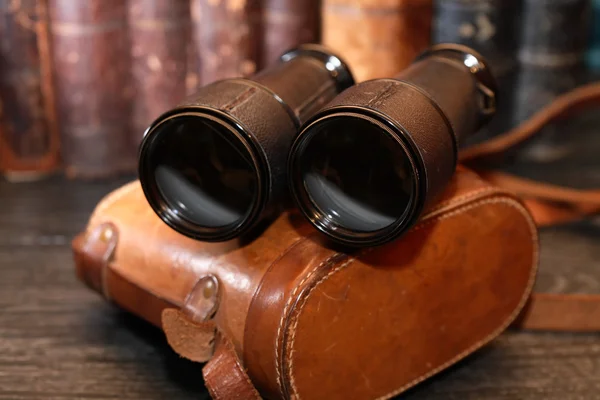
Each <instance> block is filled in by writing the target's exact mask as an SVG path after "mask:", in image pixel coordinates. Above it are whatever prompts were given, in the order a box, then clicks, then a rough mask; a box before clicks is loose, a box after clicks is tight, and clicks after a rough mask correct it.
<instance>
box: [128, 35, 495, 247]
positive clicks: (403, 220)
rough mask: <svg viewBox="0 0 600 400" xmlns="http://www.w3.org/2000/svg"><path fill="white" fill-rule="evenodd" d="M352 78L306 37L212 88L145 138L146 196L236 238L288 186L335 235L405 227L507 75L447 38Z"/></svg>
mask: <svg viewBox="0 0 600 400" xmlns="http://www.w3.org/2000/svg"><path fill="white" fill-rule="evenodd" d="M353 85H354V81H353V78H352V74H351V72H350V70H349V69H348V67H347V66H346V64H345V63H344V61H342V59H341V58H340V57H338V56H336V55H335V54H333V53H331V52H330V51H329V50H327V49H325V48H323V47H321V46H318V45H304V46H300V47H299V48H297V49H295V50H292V51H289V52H287V53H285V54H284V55H283V56H282V57H281V60H280V62H279V63H277V64H275V65H273V66H271V67H269V68H267V69H266V70H264V71H262V72H260V73H259V74H257V75H254V76H253V77H251V78H248V79H241V78H239V79H226V80H222V81H218V82H215V83H212V84H210V85H207V86H205V87H203V88H201V89H200V90H199V91H198V93H197V94H196V95H194V96H193V97H191V98H190V99H189V100H188V101H186V102H184V103H183V104H181V105H179V106H178V107H176V108H175V109H173V110H171V111H168V112H167V113H165V114H163V115H162V116H160V117H159V118H158V119H157V120H156V121H155V122H154V123H153V124H152V125H151V126H150V127H149V128H148V130H147V131H146V133H145V135H144V139H143V141H142V144H141V147H140V155H139V157H140V158H139V175H140V181H141V184H142V188H143V190H144V194H145V195H146V198H147V200H148V202H149V204H150V205H151V207H152V208H153V209H154V211H155V212H156V213H157V214H158V215H159V216H160V218H161V219H162V220H163V221H164V222H165V223H167V224H168V225H169V226H171V227H172V228H173V229H175V230H177V231H178V232H180V233H182V234H184V235H186V236H189V237H192V238H195V239H199V240H204V241H212V242H215V241H225V240H229V239H232V238H235V237H238V236H241V235H243V234H245V233H246V232H248V231H249V230H250V229H252V228H253V227H254V226H255V225H257V223H258V222H259V221H261V220H264V219H267V218H269V217H270V216H274V215H275V214H277V213H278V212H279V211H281V209H282V207H283V205H284V203H285V199H286V194H288V193H289V192H288V187H289V189H290V191H291V195H292V199H293V200H294V201H295V203H296V205H297V206H298V208H299V209H300V210H301V211H302V213H303V214H304V215H305V216H306V217H307V218H308V220H309V221H310V222H311V223H312V224H313V225H314V226H315V227H316V228H317V229H318V230H320V231H321V232H323V233H325V234H326V235H327V236H329V237H330V238H331V239H333V240H334V241H336V242H339V243H342V244H344V245H348V246H354V247H362V246H374V245H380V244H384V243H387V242H389V241H391V240H393V239H395V238H397V237H398V236H400V235H402V234H403V233H404V232H406V231H407V230H408V229H410V228H411V227H412V226H413V225H414V224H415V223H416V221H417V220H418V219H419V218H420V216H421V214H422V213H423V210H424V209H425V208H427V207H429V206H430V205H431V204H432V203H433V202H434V201H436V199H437V198H438V196H439V194H441V192H442V191H443V190H444V188H445V187H446V185H447V183H448V182H449V181H450V178H451V177H452V175H453V173H454V171H455V168H456V162H457V157H458V149H459V147H460V146H461V144H462V143H463V142H464V140H465V139H466V138H467V137H469V136H470V135H472V134H473V133H475V132H476V131H477V130H478V129H479V128H480V127H482V126H483V125H484V124H486V123H487V122H488V121H489V120H490V119H491V118H492V117H493V115H494V114H495V110H496V96H497V88H496V82H495V80H494V78H493V76H492V74H491V71H490V69H489V66H488V65H487V62H486V61H485V60H484V59H483V57H482V56H481V55H479V54H478V53H476V52H475V51H473V50H472V49H470V48H468V47H466V46H462V45H455V44H440V45H436V46H433V47H431V48H430V49H429V50H428V51H426V52H425V53H423V54H422V55H421V56H420V57H418V58H417V59H416V60H415V62H414V63H413V64H412V65H410V66H409V67H408V68H407V69H406V70H404V71H402V72H401V73H400V74H399V75H398V76H396V77H395V78H390V79H375V80H371V81H367V82H363V83H360V84H358V85H355V86H353ZM298 132H299V133H298Z"/></svg>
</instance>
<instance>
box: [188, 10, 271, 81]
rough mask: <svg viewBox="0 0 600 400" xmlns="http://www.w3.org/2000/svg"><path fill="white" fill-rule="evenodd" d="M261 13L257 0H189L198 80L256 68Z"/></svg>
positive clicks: (248, 72)
mask: <svg viewBox="0 0 600 400" xmlns="http://www.w3.org/2000/svg"><path fill="white" fill-rule="evenodd" d="M261 13H262V7H261V2H260V1H259V0H191V14H192V32H193V40H194V42H195V46H196V54H197V57H198V61H197V64H198V69H199V73H198V77H199V84H201V85H206V84H209V83H211V82H214V81H217V80H221V79H225V78H234V77H244V76H249V75H252V74H253V73H254V72H256V71H257V69H258V63H259V61H260V60H259V57H260V43H261V38H260V29H261V20H262V18H261Z"/></svg>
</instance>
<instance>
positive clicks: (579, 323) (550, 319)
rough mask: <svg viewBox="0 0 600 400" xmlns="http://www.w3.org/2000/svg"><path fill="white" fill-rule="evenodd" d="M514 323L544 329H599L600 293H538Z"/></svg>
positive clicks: (515, 326)
mask: <svg viewBox="0 0 600 400" xmlns="http://www.w3.org/2000/svg"><path fill="white" fill-rule="evenodd" d="M512 327H513V328H520V329H527V330H540V331H563V332H598V331H600V295H586V294H555V293H534V294H533V295H532V296H531V298H530V299H529V303H528V304H527V306H526V307H525V309H524V310H523V312H522V313H521V315H520V316H519V317H518V318H517V320H516V321H515V322H514V323H513V324H512Z"/></svg>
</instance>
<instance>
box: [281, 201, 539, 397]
mask: <svg viewBox="0 0 600 400" xmlns="http://www.w3.org/2000/svg"><path fill="white" fill-rule="evenodd" d="M500 203H504V204H507V205H511V206H513V207H514V208H515V209H516V210H518V211H519V212H520V213H521V214H522V215H523V216H524V217H525V219H526V221H527V225H528V226H529V229H530V234H531V238H532V239H533V240H532V242H533V267H532V272H531V274H530V277H529V281H528V283H527V286H526V288H525V291H524V293H523V296H522V298H521V301H520V302H519V304H518V305H517V307H516V308H515V310H514V311H513V313H512V314H511V315H510V316H509V317H508V318H507V320H506V321H505V322H504V323H503V324H501V325H500V327H499V329H496V330H495V331H493V332H492V333H491V334H490V335H488V336H486V337H485V338H484V339H482V340H480V341H478V342H477V343H475V344H474V345H473V346H471V347H469V348H468V349H467V350H465V351H464V352H462V353H460V354H459V355H457V356H456V357H453V358H451V359H450V360H448V361H447V362H445V363H443V364H441V365H440V366H438V367H437V368H435V369H433V370H431V371H429V372H427V373H425V374H423V375H422V376H420V377H417V378H415V379H414V380H412V381H411V382H409V383H407V384H406V385H404V386H402V387H400V388H399V389H397V390H395V391H393V392H390V393H388V394H386V395H384V396H381V397H379V398H378V399H377V400H385V399H389V398H390V397H393V396H396V395H398V394H400V393H402V392H404V391H405V390H407V389H408V388H410V387H412V386H415V385H416V384H418V383H419V382H421V381H423V380H425V379H427V378H428V377H430V376H432V375H435V374H436V373H438V372H439V371H442V370H444V369H445V368H447V367H449V366H450V365H453V364H455V363H456V362H458V361H459V360H461V359H463V358H465V357H466V356H468V355H469V354H471V353H473V352H474V351H476V350H477V349H479V348H480V347H482V346H483V345H484V344H486V343H488V342H490V341H491V340H492V339H494V338H495V337H497V336H498V335H500V334H501V333H502V332H503V331H504V330H505V329H506V328H507V327H508V326H509V325H510V324H511V322H512V321H514V319H515V318H516V317H517V316H518V314H519V313H520V312H521V310H522V309H523V307H524V306H525V304H526V302H527V299H528V298H529V293H530V292H531V289H532V288H533V284H534V283H535V277H536V273H537V265H538V259H539V243H538V240H537V235H536V232H537V229H536V226H535V224H534V222H533V220H532V219H531V216H530V214H529V213H528V211H527V209H525V207H524V206H523V205H522V204H521V203H519V202H518V201H517V200H515V199H512V198H501V199H487V200H482V201H479V202H477V203H474V204H470V205H467V206H463V207H461V208H459V209H457V210H455V211H452V212H450V213H448V214H444V215H441V216H439V217H437V218H432V219H430V220H427V221H424V222H423V223H422V224H421V225H418V226H416V227H415V228H414V229H413V230H412V231H417V230H420V229H423V228H425V227H426V226H428V225H430V224H432V223H433V222H435V221H441V220H444V219H448V218H451V217H453V216H456V215H458V214H463V213H465V212H467V211H469V210H472V209H474V208H476V207H480V206H482V205H484V204H500ZM370 250H371V249H367V251H364V252H362V253H360V254H359V255H364V254H367V253H368V252H369V251H370ZM330 258H331V257H330ZM355 260H356V257H352V258H350V259H349V260H347V261H346V262H344V263H342V264H340V265H339V266H338V267H336V268H334V269H333V270H332V271H330V272H329V273H328V274H327V275H325V276H324V277H322V278H321V279H320V280H319V281H317V282H316V283H315V284H314V285H313V286H312V287H311V288H310V289H309V290H308V292H307V294H306V297H305V298H304V299H303V300H302V301H301V303H299V304H298V313H297V314H296V316H295V318H294V319H293V321H292V326H291V327H290V329H291V334H290V344H289V347H290V369H289V376H290V385H291V387H292V392H293V395H294V398H295V399H296V400H299V399H300V396H299V395H298V390H297V388H296V385H295V382H294V375H293V368H294V363H293V353H294V340H295V337H296V329H297V325H298V320H299V317H300V315H301V313H302V310H303V307H304V305H305V304H306V302H307V301H308V298H309V297H310V295H311V293H312V292H313V290H314V289H316V288H317V287H318V286H319V285H320V284H321V283H323V282H324V281H325V280H327V279H328V278H329V277H331V276H332V275H334V274H335V273H337V272H339V271H341V270H342V269H344V268H346V267H347V266H348V265H349V264H350V263H352V262H353V261H355ZM284 315H285V314H284ZM276 347H277V346H276ZM278 373H279V369H278ZM280 390H281V384H280Z"/></svg>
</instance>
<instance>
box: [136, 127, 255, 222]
mask: <svg viewBox="0 0 600 400" xmlns="http://www.w3.org/2000/svg"><path fill="white" fill-rule="evenodd" d="M152 149H155V150H159V151H155V152H153V151H152ZM148 151H149V152H151V153H152V152H153V153H154V154H150V155H149V157H148V158H149V159H152V160H153V163H154V165H153V166H152V168H154V174H153V176H154V179H155V187H156V188H157V190H158V191H159V192H160V198H162V199H163V201H164V202H165V203H166V205H167V209H168V210H170V212H171V213H173V214H175V215H176V216H177V217H179V218H182V219H183V220H185V221H186V222H188V223H190V224H193V225H195V226H203V227H206V228H207V229H212V228H215V229H216V228H223V227H226V226H231V225H235V224H237V223H239V222H241V221H242V220H243V219H244V218H245V217H246V216H247V214H248V213H249V212H250V210H251V209H252V205H253V203H254V202H255V200H256V196H257V194H256V192H257V177H256V176H257V173H256V171H255V169H254V167H253V163H252V156H251V154H250V152H249V151H248V150H247V149H245V148H244V147H243V146H242V145H241V141H240V140H235V137H234V134H233V133H232V132H231V130H230V129H228V128H227V127H226V126H224V125H222V124H221V123H219V122H217V121H215V120H211V119H208V118H206V117H204V118H199V117H198V116H193V115H179V116H175V117H172V118H171V119H167V120H165V121H164V122H163V123H162V124H161V125H160V126H158V127H157V130H156V132H155V133H154V139H153V143H152V145H151V146H150V147H149V149H148Z"/></svg>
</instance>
